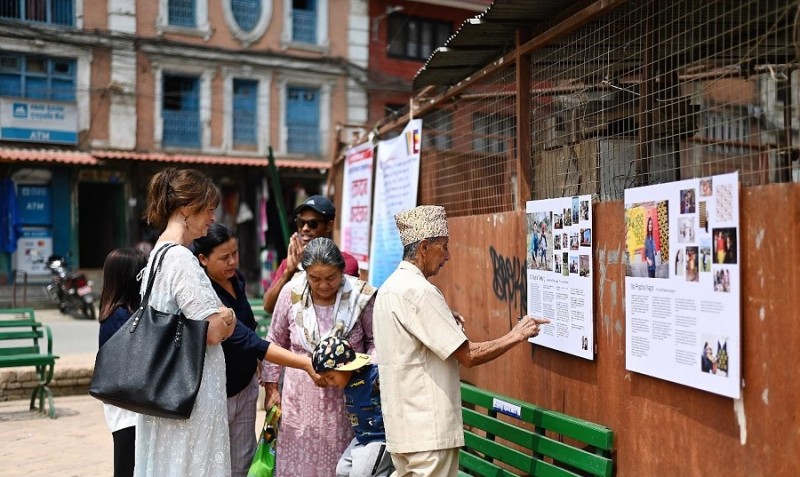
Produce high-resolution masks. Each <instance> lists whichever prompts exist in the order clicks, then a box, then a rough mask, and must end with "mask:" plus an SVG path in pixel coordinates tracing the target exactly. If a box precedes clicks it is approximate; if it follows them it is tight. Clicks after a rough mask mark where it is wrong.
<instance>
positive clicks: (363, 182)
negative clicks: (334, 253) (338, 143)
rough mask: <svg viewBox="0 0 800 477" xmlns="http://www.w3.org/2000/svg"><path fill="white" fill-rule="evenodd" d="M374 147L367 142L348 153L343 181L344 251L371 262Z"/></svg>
mask: <svg viewBox="0 0 800 477" xmlns="http://www.w3.org/2000/svg"><path fill="white" fill-rule="evenodd" d="M373 150H374V149H373V146H372V143H371V142H367V143H364V144H361V145H359V146H356V147H354V148H351V149H349V150H348V151H347V152H346V153H345V160H344V179H343V181H342V240H341V244H342V251H344V252H347V253H349V254H350V255H352V256H353V257H355V259H356V260H358V268H361V269H366V268H367V266H368V265H369V263H368V262H369V220H370V217H371V216H372V214H371V213H370V202H371V199H372V162H373V161H372V159H373Z"/></svg>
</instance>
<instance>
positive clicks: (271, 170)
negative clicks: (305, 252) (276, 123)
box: [267, 146, 292, 247]
mask: <svg viewBox="0 0 800 477" xmlns="http://www.w3.org/2000/svg"><path fill="white" fill-rule="evenodd" d="M267 158H268V159H269V163H268V165H267V178H268V179H269V183H270V186H271V187H272V194H271V195H272V196H274V197H275V206H276V207H277V209H278V218H279V219H280V221H281V232H282V233H283V240H284V243H285V244H286V246H287V247H288V246H289V238H290V237H291V236H292V233H291V229H290V228H289V220H288V217H287V215H286V205H285V204H284V203H283V190H282V189H281V181H280V177H278V168H277V167H276V166H275V156H274V155H273V154H272V146H269V156H267Z"/></svg>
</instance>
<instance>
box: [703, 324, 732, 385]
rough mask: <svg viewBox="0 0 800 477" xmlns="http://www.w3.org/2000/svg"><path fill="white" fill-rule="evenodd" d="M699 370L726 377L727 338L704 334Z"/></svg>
mask: <svg viewBox="0 0 800 477" xmlns="http://www.w3.org/2000/svg"><path fill="white" fill-rule="evenodd" d="M702 340H703V351H702V355H701V357H700V371H702V372H704V373H709V374H714V375H716V376H719V377H722V378H727V377H728V339H727V338H723V337H720V336H713V335H707V334H704V335H703V337H702Z"/></svg>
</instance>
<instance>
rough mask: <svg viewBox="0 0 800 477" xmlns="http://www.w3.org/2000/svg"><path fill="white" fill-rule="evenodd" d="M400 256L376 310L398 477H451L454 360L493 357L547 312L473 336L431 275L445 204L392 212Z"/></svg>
mask: <svg viewBox="0 0 800 477" xmlns="http://www.w3.org/2000/svg"><path fill="white" fill-rule="evenodd" d="M395 223H396V224H397V229H398V231H399V232H400V241H401V242H402V244H403V261H402V262H400V264H399V265H398V266H397V269H396V270H395V271H394V272H393V273H392V274H391V275H390V276H389V278H387V279H386V281H385V282H384V283H383V285H381V287H380V288H379V289H378V294H377V298H376V299H375V310H374V312H373V327H374V333H373V335H374V338H375V349H376V351H377V354H378V356H380V359H381V362H380V365H379V369H380V374H381V385H382V386H383V392H382V393H381V405H382V408H383V417H384V424H385V427H386V443H387V448H388V449H389V451H390V452H391V453H392V460H393V461H394V466H395V467H396V468H397V472H396V474H394V476H396V477H409V476H418V477H421V476H425V477H456V476H457V475H458V448H459V447H461V446H463V445H464V430H463V423H462V419H461V387H460V381H459V372H458V368H459V365H463V366H466V367H468V368H471V367H472V366H477V365H479V364H483V363H486V362H488V361H491V360H493V359H495V358H498V357H499V356H501V355H502V354H503V353H505V352H506V351H508V350H510V349H511V348H512V347H514V346H516V345H517V344H519V343H523V342H525V341H527V340H528V338H531V337H533V336H536V335H538V334H539V327H540V325H542V324H544V323H548V322H549V320H547V319H544V318H541V319H539V318H536V319H534V318H531V317H529V316H523V317H521V318H520V319H519V321H518V322H517V324H516V325H515V326H514V327H513V328H512V329H511V331H509V332H508V333H506V334H505V335H504V336H501V337H499V338H496V339H494V340H491V341H484V342H480V343H474V342H472V341H470V340H469V338H467V335H466V334H465V331H464V328H463V326H461V325H462V321H463V318H462V317H461V315H459V314H458V313H455V312H454V311H452V310H451V309H450V307H449V306H448V304H447V302H446V301H445V299H444V295H442V292H441V291H439V289H438V288H436V286H435V285H433V284H432V283H430V282H429V281H428V280H429V278H430V277H432V276H434V275H436V274H437V273H439V270H440V269H441V268H442V267H443V266H444V264H445V263H446V262H447V261H448V260H449V259H450V252H449V251H448V249H447V246H448V243H449V240H450V237H449V235H450V234H449V232H448V230H447V217H446V215H445V210H444V207H441V206H438V205H421V206H419V207H414V208H413V209H410V210H406V211H404V212H400V213H399V214H397V215H395Z"/></svg>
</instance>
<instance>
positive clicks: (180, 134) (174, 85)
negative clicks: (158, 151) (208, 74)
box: [161, 75, 200, 148]
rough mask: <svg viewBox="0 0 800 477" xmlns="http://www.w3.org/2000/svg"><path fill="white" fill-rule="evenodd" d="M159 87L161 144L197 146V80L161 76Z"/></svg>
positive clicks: (198, 115)
mask: <svg viewBox="0 0 800 477" xmlns="http://www.w3.org/2000/svg"><path fill="white" fill-rule="evenodd" d="M161 88H162V103H161V104H162V109H161V118H162V123H163V130H162V139H161V141H162V144H163V145H164V146H173V147H192V148H196V147H200V80H199V79H198V78H196V77H189V76H177V75H164V77H163V79H162V86H161Z"/></svg>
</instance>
